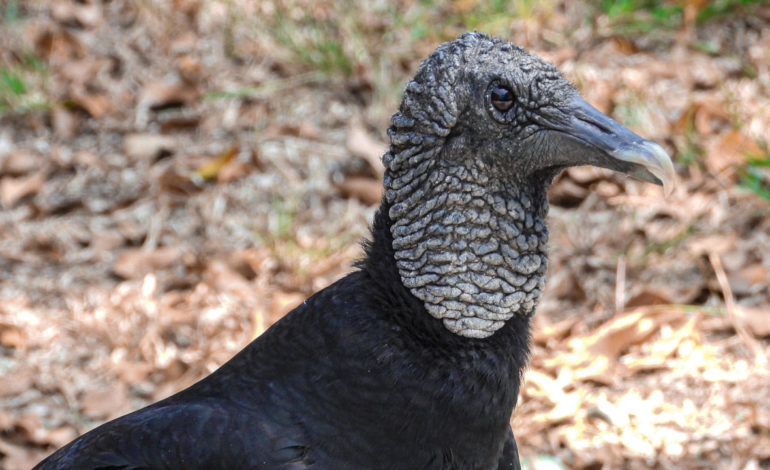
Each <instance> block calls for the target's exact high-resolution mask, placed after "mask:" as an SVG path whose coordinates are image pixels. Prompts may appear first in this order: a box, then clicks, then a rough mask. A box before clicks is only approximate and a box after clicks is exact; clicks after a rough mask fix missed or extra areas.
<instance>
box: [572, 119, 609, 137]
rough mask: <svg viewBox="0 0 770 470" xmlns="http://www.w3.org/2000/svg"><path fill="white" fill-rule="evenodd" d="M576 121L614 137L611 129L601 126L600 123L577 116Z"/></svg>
mask: <svg viewBox="0 0 770 470" xmlns="http://www.w3.org/2000/svg"><path fill="white" fill-rule="evenodd" d="M578 119H579V120H580V121H582V122H584V123H586V124H588V125H589V126H591V127H595V128H596V129H599V130H600V131H602V132H603V133H605V134H611V135H615V133H614V132H612V129H611V128H610V127H608V126H605V125H603V124H602V123H601V122H596V121H591V120H588V119H586V118H583V117H580V116H578Z"/></svg>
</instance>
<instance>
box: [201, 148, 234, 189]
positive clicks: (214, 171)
mask: <svg viewBox="0 0 770 470" xmlns="http://www.w3.org/2000/svg"><path fill="white" fill-rule="evenodd" d="M237 154H238V146H237V145H232V146H230V148H229V149H227V150H225V151H224V152H222V153H220V154H219V155H217V156H216V157H213V158H210V159H209V160H208V161H207V162H206V163H205V164H203V165H201V166H199V167H198V169H196V170H195V174H196V175H197V176H198V177H199V178H200V179H202V180H204V181H209V180H212V179H214V178H216V177H217V176H218V175H219V172H220V171H221V170H222V168H224V167H225V166H226V165H227V164H228V163H230V161H231V160H232V159H233V158H234V157H235V155H237Z"/></svg>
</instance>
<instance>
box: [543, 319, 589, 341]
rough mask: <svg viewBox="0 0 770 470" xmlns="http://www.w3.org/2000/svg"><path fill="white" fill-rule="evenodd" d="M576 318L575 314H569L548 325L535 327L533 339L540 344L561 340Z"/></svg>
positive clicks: (575, 321)
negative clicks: (569, 315)
mask: <svg viewBox="0 0 770 470" xmlns="http://www.w3.org/2000/svg"><path fill="white" fill-rule="evenodd" d="M578 320H579V318H578V317H577V316H571V317H567V318H565V319H564V320H561V321H559V322H556V323H553V324H550V325H548V326H545V327H539V328H537V329H535V334H534V338H533V341H534V342H536V343H540V344H546V343H547V342H548V341H552V340H556V341H559V340H562V339H564V338H565V337H566V336H567V335H568V334H569V332H570V331H571V330H572V328H573V327H574V326H575V324H576V323H577V322H578Z"/></svg>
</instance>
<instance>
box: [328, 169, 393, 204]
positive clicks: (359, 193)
mask: <svg viewBox="0 0 770 470" xmlns="http://www.w3.org/2000/svg"><path fill="white" fill-rule="evenodd" d="M334 186H335V187H336V188H337V189H338V190H339V191H340V192H341V193H342V195H343V196H344V197H346V198H354V199H358V200H359V201H361V202H363V203H364V204H367V205H370V206H372V205H374V204H379V203H380V201H381V200H382V183H381V182H380V181H378V180H375V179H373V178H365V177H362V176H348V177H346V178H345V179H344V180H342V181H341V182H339V183H337V184H335V185H334Z"/></svg>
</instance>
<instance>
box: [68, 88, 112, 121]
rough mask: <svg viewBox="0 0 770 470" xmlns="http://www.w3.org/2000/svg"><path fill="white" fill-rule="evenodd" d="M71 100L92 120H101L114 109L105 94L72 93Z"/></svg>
mask: <svg viewBox="0 0 770 470" xmlns="http://www.w3.org/2000/svg"><path fill="white" fill-rule="evenodd" d="M71 99H72V101H73V102H74V103H75V104H77V105H78V106H80V107H81V108H83V110H84V111H85V112H87V113H88V114H89V115H90V116H91V117H92V118H94V119H101V118H103V117H104V116H106V115H108V114H110V113H111V112H112V111H113V109H114V107H113V106H112V100H111V99H110V96H109V95H108V94H107V93H83V92H74V93H73V94H72V98H71Z"/></svg>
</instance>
